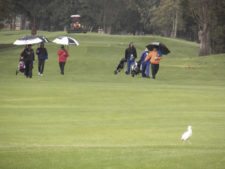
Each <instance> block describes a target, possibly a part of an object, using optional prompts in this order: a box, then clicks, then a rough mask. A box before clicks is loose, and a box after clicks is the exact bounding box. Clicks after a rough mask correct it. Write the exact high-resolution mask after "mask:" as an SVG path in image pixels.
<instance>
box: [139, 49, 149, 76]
mask: <svg viewBox="0 0 225 169" xmlns="http://www.w3.org/2000/svg"><path fill="white" fill-rule="evenodd" d="M148 53H149V51H148V49H147V48H146V49H145V50H144V52H142V54H141V58H140V63H141V74H142V77H149V73H150V70H149V68H150V61H145V58H146V57H147V56H148Z"/></svg>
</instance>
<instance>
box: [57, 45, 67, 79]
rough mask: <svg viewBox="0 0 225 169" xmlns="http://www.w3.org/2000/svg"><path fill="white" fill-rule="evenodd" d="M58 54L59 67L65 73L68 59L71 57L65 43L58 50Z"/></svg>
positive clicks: (62, 73)
mask: <svg viewBox="0 0 225 169" xmlns="http://www.w3.org/2000/svg"><path fill="white" fill-rule="evenodd" d="M57 54H58V61H59V68H60V71H61V75H64V68H65V64H66V60H67V58H68V57H69V54H68V52H67V50H66V49H65V47H64V46H63V45H62V46H61V49H59V50H58V52H57Z"/></svg>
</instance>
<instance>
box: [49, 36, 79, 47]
mask: <svg viewBox="0 0 225 169" xmlns="http://www.w3.org/2000/svg"><path fill="white" fill-rule="evenodd" d="M52 42H54V43H56V44H59V45H75V46H78V45H79V42H78V41H77V40H76V39H74V38H71V37H68V36H60V37H57V38H55V39H54V40H53V41H52Z"/></svg>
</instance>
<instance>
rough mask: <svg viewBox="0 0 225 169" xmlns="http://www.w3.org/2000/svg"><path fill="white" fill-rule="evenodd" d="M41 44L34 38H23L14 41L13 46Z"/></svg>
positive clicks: (39, 39) (37, 38)
mask: <svg viewBox="0 0 225 169" xmlns="http://www.w3.org/2000/svg"><path fill="white" fill-rule="evenodd" d="M41 42H43V40H42V39H41V38H39V37H36V36H24V37H22V38H20V39H18V40H16V41H15V42H14V43H13V44H14V45H32V44H38V43H41Z"/></svg>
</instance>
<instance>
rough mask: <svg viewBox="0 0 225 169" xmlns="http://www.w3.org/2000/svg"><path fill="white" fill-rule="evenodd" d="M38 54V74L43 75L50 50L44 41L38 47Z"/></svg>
mask: <svg viewBox="0 0 225 169" xmlns="http://www.w3.org/2000/svg"><path fill="white" fill-rule="evenodd" d="M36 54H37V55H38V75H39V76H43V72H44V66H45V61H46V60H47V59H48V52H47V49H46V48H45V47H44V43H43V42H42V43H41V44H40V47H39V48H37V50H36Z"/></svg>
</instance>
